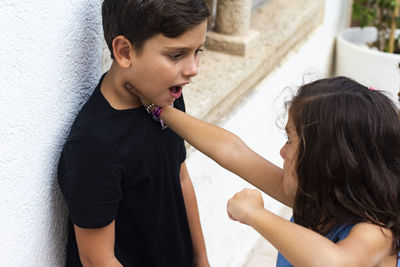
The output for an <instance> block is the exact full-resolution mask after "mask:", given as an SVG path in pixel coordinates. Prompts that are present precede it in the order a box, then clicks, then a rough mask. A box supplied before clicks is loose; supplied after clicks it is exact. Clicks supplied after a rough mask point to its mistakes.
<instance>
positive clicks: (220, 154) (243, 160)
mask: <svg viewBox="0 0 400 267" xmlns="http://www.w3.org/2000/svg"><path fill="white" fill-rule="evenodd" d="M161 118H162V120H163V121H164V122H166V123H167V125H168V126H169V127H170V128H171V129H172V130H174V131H175V132H176V133H177V134H178V135H180V136H181V137H182V138H183V139H185V140H186V141H187V142H189V143H190V144H191V145H192V146H194V147H195V148H197V149H198V150H200V151H201V152H202V153H204V154H205V155H207V156H208V157H210V158H212V159H213V160H214V161H216V162H217V163H218V164H219V165H221V166H222V167H224V168H225V169H227V170H229V171H231V172H233V173H235V174H237V175H238V176H240V177H242V178H243V179H245V180H246V181H248V182H249V183H251V184H252V185H254V186H256V187H257V188H259V189H261V190H262V191H264V192H265V193H267V194H268V195H270V196H271V197H273V198H275V199H276V200H278V201H280V202H281V203H283V204H285V205H287V206H290V207H291V206H292V203H293V199H292V198H290V197H288V196H286V195H285V194H284V192H283V187H282V182H281V180H282V176H283V172H282V169H281V168H279V167H277V166H276V165H274V164H272V163H271V162H269V161H268V160H266V159H264V158H263V157H261V156H260V155H258V154H257V153H256V152H254V151H253V150H251V149H250V148H249V147H248V146H247V145H246V144H245V143H244V142H243V141H242V140H241V139H240V138H239V137H237V136H236V135H234V134H233V133H231V132H229V131H227V130H224V129H222V128H220V127H217V126H215V125H212V124H209V123H207V122H204V121H201V120H199V119H196V118H194V117H192V116H190V115H188V114H186V113H184V112H182V111H180V110H177V109H175V108H172V107H164V108H163V112H162V114H161Z"/></svg>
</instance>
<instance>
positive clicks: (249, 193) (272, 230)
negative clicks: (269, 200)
mask: <svg viewBox="0 0 400 267" xmlns="http://www.w3.org/2000/svg"><path fill="white" fill-rule="evenodd" d="M227 209H228V215H229V217H230V218H231V219H233V220H237V221H239V222H241V223H244V224H248V225H250V226H251V227H253V228H254V229H255V230H256V231H257V232H259V233H260V234H261V235H262V236H263V237H264V238H265V239H267V240H268V241H269V242H270V243H271V244H272V245H273V246H274V247H275V248H277V249H278V250H279V251H280V252H281V254H282V255H283V256H284V257H285V258H286V259H287V260H288V261H289V262H290V263H291V264H292V265H293V266H296V267H298V266H306V267H313V266H352V267H357V266H363V267H367V266H380V265H379V263H381V262H382V261H383V259H385V260H388V258H389V255H390V252H391V249H392V244H393V242H392V240H391V238H390V236H391V234H390V231H388V230H387V229H381V228H379V227H378V226H376V225H373V224H369V223H359V224H357V225H355V226H354V227H353V228H352V230H351V231H350V234H349V235H348V236H347V237H346V238H345V239H344V240H342V241H340V242H338V243H336V244H335V243H334V242H332V241H331V240H329V239H327V238H326V237H324V236H322V235H320V234H318V233H316V232H314V231H312V230H310V229H307V228H305V227H302V226H300V225H298V224H295V223H292V222H289V221H287V220H285V219H282V218H281V217H279V216H277V215H275V214H273V213H271V212H269V211H268V210H266V209H264V208H263V200H262V197H261V194H260V193H259V192H258V191H257V190H251V189H244V190H243V191H241V192H239V193H237V194H236V195H235V196H234V197H233V198H231V199H230V200H229V202H228V207H227ZM385 234H386V235H387V236H385ZM390 260H392V261H393V264H392V265H390V266H395V258H394V256H392V258H391V259H390Z"/></svg>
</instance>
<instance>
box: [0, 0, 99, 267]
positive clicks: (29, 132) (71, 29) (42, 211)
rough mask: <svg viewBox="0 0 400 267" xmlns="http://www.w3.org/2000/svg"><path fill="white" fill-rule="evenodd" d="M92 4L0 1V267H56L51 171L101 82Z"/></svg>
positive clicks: (61, 226)
mask: <svg viewBox="0 0 400 267" xmlns="http://www.w3.org/2000/svg"><path fill="white" fill-rule="evenodd" d="M100 3H101V1H100V0H96V1H93V0H70V1H61V0H53V1H47V0H36V1H33V0H18V1H15V0H2V1H0V25H1V27H0V59H1V63H0V114H1V117H0V214H1V219H0V266H13V267H19V266H24V267H25V266H26V267H28V266H32V267H47V266H48V267H55V266H63V265H62V261H63V258H64V243H65V222H66V220H65V219H66V218H65V206H64V203H63V202H62V198H61V196H60V193H59V189H58V185H57V182H56V177H55V174H56V165H57V162H58V158H59V154H60V149H61V146H62V144H63V142H64V138H65V137H66V135H67V133H68V130H69V127H70V125H71V123H72V120H73V118H74V116H75V114H76V112H77V111H78V110H79V107H80V106H81V104H82V103H83V102H84V101H85V100H86V98H87V97H88V95H89V93H90V92H89V89H90V88H91V87H92V86H93V85H94V83H96V82H97V80H98V78H99V77H100V75H101V56H102V54H101V52H102V39H101V37H102V34H101V31H102V30H101V12H100V8H101V6H100Z"/></svg>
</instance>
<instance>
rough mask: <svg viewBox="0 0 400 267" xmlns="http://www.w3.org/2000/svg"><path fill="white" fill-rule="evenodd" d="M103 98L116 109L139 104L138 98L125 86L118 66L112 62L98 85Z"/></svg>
mask: <svg viewBox="0 0 400 267" xmlns="http://www.w3.org/2000/svg"><path fill="white" fill-rule="evenodd" d="M100 91H101V93H102V94H103V96H104V98H105V99H106V100H107V102H108V103H109V104H110V106H111V107H113V108H114V109H116V110H124V109H132V108H137V107H139V106H141V104H140V100H139V98H138V97H137V96H136V95H135V94H134V93H132V92H130V91H128V90H127V89H126V87H125V81H124V79H123V77H122V75H121V72H120V70H119V68H118V64H116V63H115V62H113V63H112V65H111V68H110V70H109V71H108V72H107V74H106V75H105V77H104V79H103V82H102V84H101V86H100Z"/></svg>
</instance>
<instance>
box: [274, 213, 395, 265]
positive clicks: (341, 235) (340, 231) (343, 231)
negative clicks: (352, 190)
mask: <svg viewBox="0 0 400 267" xmlns="http://www.w3.org/2000/svg"><path fill="white" fill-rule="evenodd" d="M290 221H291V222H293V217H292V218H291V219H290ZM353 226H354V224H345V225H340V226H339V227H335V228H333V229H332V230H331V231H330V232H329V233H328V234H327V235H326V236H325V237H326V238H328V239H329V240H331V241H332V242H334V243H337V242H339V241H341V240H343V239H345V238H346V237H347V236H348V235H349V233H350V231H351V229H352V228H353ZM398 256H400V253H399V255H398ZM396 266H397V267H400V261H399V260H397V265H396ZM276 267H293V265H292V264H291V263H290V262H288V261H287V260H286V259H285V257H283V256H282V254H281V253H280V252H278V260H277V262H276Z"/></svg>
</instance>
